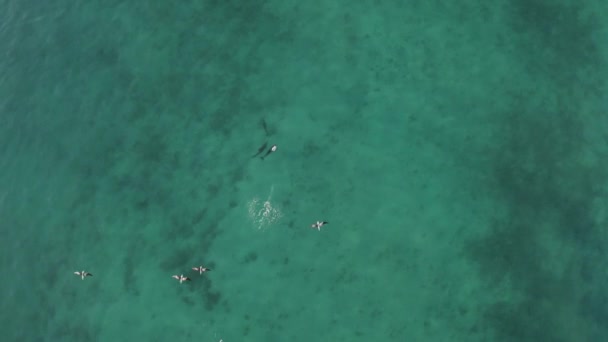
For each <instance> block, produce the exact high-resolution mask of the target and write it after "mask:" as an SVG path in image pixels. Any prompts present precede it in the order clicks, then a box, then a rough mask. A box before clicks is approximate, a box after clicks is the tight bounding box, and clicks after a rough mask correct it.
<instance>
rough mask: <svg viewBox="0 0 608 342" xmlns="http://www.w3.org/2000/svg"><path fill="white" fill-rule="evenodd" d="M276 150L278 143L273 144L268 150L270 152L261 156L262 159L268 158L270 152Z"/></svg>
mask: <svg viewBox="0 0 608 342" xmlns="http://www.w3.org/2000/svg"><path fill="white" fill-rule="evenodd" d="M276 150H277V145H272V147H271V148H270V149H269V150H268V152H266V154H265V155H263V156H262V157H260V158H262V160H264V158H266V157H267V156H268V155H269V154H271V153H272V152H274V151H276Z"/></svg>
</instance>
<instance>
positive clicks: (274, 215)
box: [247, 186, 283, 230]
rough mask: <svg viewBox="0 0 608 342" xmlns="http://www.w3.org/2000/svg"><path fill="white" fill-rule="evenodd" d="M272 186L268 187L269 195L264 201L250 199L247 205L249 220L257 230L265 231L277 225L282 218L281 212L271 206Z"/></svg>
mask: <svg viewBox="0 0 608 342" xmlns="http://www.w3.org/2000/svg"><path fill="white" fill-rule="evenodd" d="M273 191H274V186H271V187H270V194H269V195H268V198H266V200H265V201H261V200H260V198H259V197H257V196H256V197H254V198H252V199H251V200H250V201H249V203H248V205H247V208H248V213H249V219H250V220H251V222H252V223H253V225H254V228H256V229H258V230H265V229H267V228H269V227H270V226H272V225H273V224H275V223H277V222H278V221H279V219H280V218H281V217H282V216H283V214H282V213H281V210H280V209H279V208H278V207H277V206H275V205H273V204H272V202H271V199H272V193H273Z"/></svg>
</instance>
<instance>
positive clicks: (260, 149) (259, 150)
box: [251, 142, 268, 158]
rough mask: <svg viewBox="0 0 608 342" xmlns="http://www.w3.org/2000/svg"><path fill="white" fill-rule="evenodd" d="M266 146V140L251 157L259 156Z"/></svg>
mask: <svg viewBox="0 0 608 342" xmlns="http://www.w3.org/2000/svg"><path fill="white" fill-rule="evenodd" d="M266 146H268V142H265V143H264V145H262V146H260V148H258V153H256V154H254V155H253V157H251V158H255V157H257V156H259V155H260V154H261V153H262V152H264V150H265V149H266Z"/></svg>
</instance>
